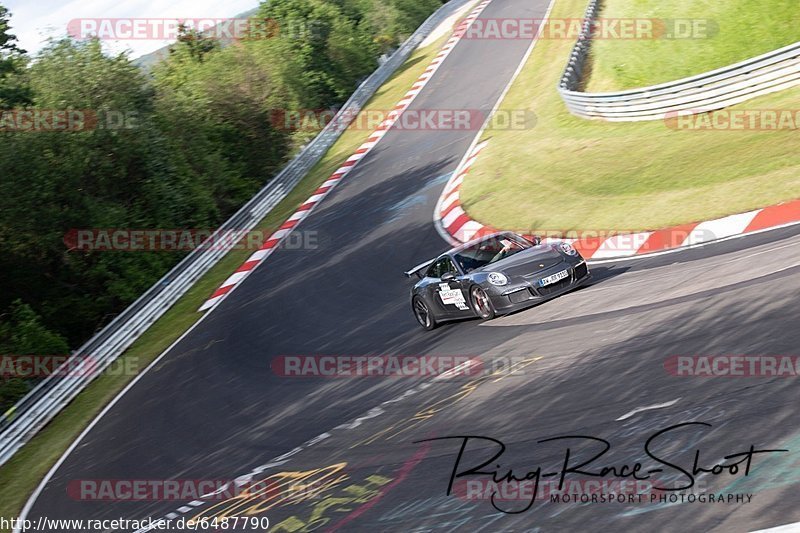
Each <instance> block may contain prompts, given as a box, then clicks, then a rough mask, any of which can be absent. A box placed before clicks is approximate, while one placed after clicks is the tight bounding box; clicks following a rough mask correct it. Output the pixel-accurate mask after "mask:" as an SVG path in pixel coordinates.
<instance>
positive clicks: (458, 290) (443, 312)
mask: <svg viewBox="0 0 800 533" xmlns="http://www.w3.org/2000/svg"><path fill="white" fill-rule="evenodd" d="M426 276H427V277H428V278H430V280H429V283H428V285H427V290H428V293H427V295H426V296H427V298H426V299H427V300H428V302H430V304H431V305H432V306H433V307H434V309H435V310H436V315H437V316H441V317H443V318H457V317H464V316H472V314H473V313H472V310H471V308H470V306H469V301H468V300H467V298H468V295H467V293H466V292H465V290H464V286H463V285H464V277H463V276H461V274H460V272H459V271H458V269H457V268H456V266H455V264H454V263H453V261H452V260H451V259H450V257H449V256H443V257H440V258H439V259H437V260H436V262H434V263H433V264H432V265H431V267H430V269H429V270H428V273H427V274H426ZM443 276H444V277H445V278H446V279H442V277H443Z"/></svg>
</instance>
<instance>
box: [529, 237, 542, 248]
mask: <svg viewBox="0 0 800 533" xmlns="http://www.w3.org/2000/svg"><path fill="white" fill-rule="evenodd" d="M531 241H533V245H534V246H539V245H540V244H542V238H541V237H538V236H535V235H534V237H533V238H532V239H531Z"/></svg>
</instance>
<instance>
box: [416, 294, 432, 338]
mask: <svg viewBox="0 0 800 533" xmlns="http://www.w3.org/2000/svg"><path fill="white" fill-rule="evenodd" d="M411 308H412V309H413V310H414V317H415V318H416V319H417V322H418V323H419V325H420V326H422V327H423V328H425V329H426V330H427V331H430V330H432V329H433V328H435V327H436V319H435V318H434V317H433V313H431V310H430V307H428V304H427V303H425V300H423V299H422V298H420V297H419V296H414V299H413V300H411Z"/></svg>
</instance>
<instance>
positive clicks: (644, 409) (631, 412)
mask: <svg viewBox="0 0 800 533" xmlns="http://www.w3.org/2000/svg"><path fill="white" fill-rule="evenodd" d="M679 400H680V398H675V399H674V400H672V401H669V402H664V403H657V404H654V405H648V406H645V407H637V408H636V409H634V410H633V411H629V412H627V413H625V414H624V415H622V416H621V417H619V418H617V422H619V421H620V420H626V419H628V418H630V417H632V416H633V415H635V414H636V413H641V412H642V411H650V410H652V409H661V408H663V407H669V406H671V405H675V404H676V403H678V401H679Z"/></svg>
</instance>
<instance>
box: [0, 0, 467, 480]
mask: <svg viewBox="0 0 800 533" xmlns="http://www.w3.org/2000/svg"><path fill="white" fill-rule="evenodd" d="M469 1H471V0H451V1H450V2H448V3H447V4H445V5H443V6H442V7H440V8H439V9H438V10H437V11H435V12H434V13H433V14H432V15H431V16H430V17H428V18H427V19H426V20H425V22H423V23H422V24H421V25H420V27H419V28H417V29H416V31H415V32H414V33H413V34H412V35H411V36H410V37H409V38H408V39H406V41H405V42H404V43H403V44H402V45H401V46H400V48H398V49H397V50H396V51H395V52H394V53H393V54H392V55H391V57H389V58H388V59H387V60H386V61H385V62H384V63H383V64H381V65H380V66H379V67H378V68H377V69H376V70H375V71H374V72H373V73H372V74H371V75H370V76H369V77H368V78H367V79H366V80H364V81H363V82H362V83H361V85H359V87H358V88H357V89H356V91H355V92H354V93H353V94H352V95H351V96H350V98H349V99H348V100H347V102H345V104H344V105H343V106H342V108H341V109H340V110H339V111H338V113H337V114H336V115H335V117H334V118H333V119H332V120H331V122H330V123H328V124H327V125H326V127H325V128H324V129H323V130H322V131H321V132H320V133H319V135H317V136H316V137H315V138H314V139H313V140H312V141H311V142H310V143H309V144H308V145H306V146H305V147H304V148H303V150H302V151H301V152H300V153H299V154H297V156H295V157H294V159H292V161H291V162H290V163H289V164H288V165H287V166H286V167H284V168H283V170H282V171H281V172H280V173H279V174H278V175H277V176H275V177H274V178H272V179H271V180H270V181H269V182H268V183H267V185H265V186H264V187H263V188H262V189H261V190H260V191H259V192H258V193H256V195H255V196H254V197H253V198H251V199H250V200H249V201H248V202H247V203H246V204H245V205H244V206H243V207H242V208H241V209H239V211H237V212H236V213H235V214H234V215H233V216H231V218H229V219H228V220H227V221H226V222H224V223H223V224H222V225H221V226H220V227H219V228H218V229H217V230H216V231H215V232H214V233H213V234H212V235H211V236H210V237H209V239H207V240H206V242H207V243H219V242H223V241H222V240H220V238H221V237H223V236H224V237H226V238H229V237H231V236H236V235H243V234H244V233H245V232H247V231H249V230H251V229H253V228H254V227H255V226H256V224H258V222H259V221H260V220H261V219H263V218H264V216H266V214H267V213H269V212H270V211H271V210H272V209H273V208H274V207H275V206H276V205H277V204H278V203H279V202H280V201H281V200H283V199H284V198H285V197H286V196H287V195H288V194H289V192H291V190H292V189H293V188H294V187H295V185H297V184H298V183H299V182H300V180H301V179H302V178H303V177H304V176H305V175H306V173H308V171H309V170H310V169H311V168H312V167H313V166H314V165H315V164H316V163H317V162H318V161H319V160H320V159H321V158H322V156H323V155H324V154H325V152H327V150H328V149H329V148H330V147H331V145H333V143H334V142H336V140H337V139H338V138H339V136H340V135H341V134H342V133H343V131H344V129H345V127H346V125H347V124H349V123H350V122H351V121H352V120H353V119H354V118H355V116H356V115H357V114H358V112H359V111H360V110H361V108H362V106H363V105H364V104H366V102H367V101H368V100H369V99H370V98H371V97H372V95H373V94H374V93H375V91H376V90H377V89H378V88H379V87H380V86H381V85H382V84H383V83H384V82H385V81H386V80H387V79H388V78H389V76H391V75H392V74H393V73H394V72H395V71H396V70H397V68H398V67H399V66H400V65H402V64H403V63H404V62H405V60H406V59H407V58H408V57H409V56H410V55H411V53H412V52H413V51H414V50H415V49H416V48H417V46H418V45H419V44H420V43H421V42H422V41H423V40H424V39H425V37H427V36H428V34H430V33H431V31H432V30H433V29H434V28H436V27H437V26H438V25H439V24H441V23H442V22H443V21H444V20H445V18H446V17H448V16H450V15H451V14H452V12H453V11H454V10H455V9H458V8H459V7H460V6H462V5H464V4H467V3H469ZM224 242H231V241H230V240H226V241H224ZM227 252H228V250H227V249H223V247H221V246H218V245H213V246H205V247H204V246H203V245H201V246H200V247H199V248H198V249H196V250H194V251H192V252H191V253H189V254H188V255H187V256H186V257H184V258H183V259H182V260H181V261H180V262H179V263H178V264H177V265H176V266H175V267H173V268H172V270H170V271H169V272H167V274H165V275H164V276H163V277H162V278H161V279H160V280H159V281H158V282H156V283H155V284H154V285H153V286H152V287H150V288H149V289H148V290H147V291H146V292H145V293H144V294H142V295H141V296H140V297H139V298H138V299H137V300H136V301H135V302H133V303H132V304H131V305H130V306H129V307H128V308H127V309H125V310H124V311H123V312H122V313H120V314H119V315H118V316H117V317H116V318H115V319H114V320H112V321H111V322H110V323H109V324H108V325H107V326H105V327H104V328H103V329H102V330H101V331H100V332H99V333H97V334H96V335H95V336H94V337H92V338H91V339H90V340H89V341H88V342H86V343H85V344H84V345H83V346H81V347H80V348H79V349H78V350H76V351H75V352H74V353H73V357H75V356H79V355H80V356H84V358H83V359H81V360H79V361H78V362H77V363H75V360H72V361H71V362H70V361H68V362H67V363H64V365H63V366H62V367H60V369H56V370H55V371H54V372H53V374H52V375H50V376H48V377H47V378H45V379H43V380H42V381H41V382H39V383H38V384H37V385H36V387H34V388H33V389H32V390H31V391H29V392H28V394H27V395H26V396H24V397H23V398H22V399H21V400H20V401H19V402H17V404H16V405H15V406H14V407H12V408H11V409H9V410H8V411H7V412H6V413H5V414H4V415H3V416H2V418H0V465H2V464H3V463H5V462H6V461H8V460H9V459H10V458H11V457H12V456H13V455H14V453H16V452H17V450H19V449H20V448H21V447H22V446H23V445H24V444H25V443H26V442H28V440H30V439H31V437H33V435H35V434H36V433H37V432H38V431H39V430H40V429H41V428H42V427H44V426H45V424H47V423H48V422H49V421H50V420H51V419H52V418H53V417H54V416H55V415H56V414H58V412H59V411H61V410H62V409H63V408H64V407H66V405H67V404H69V402H71V401H72V400H73V399H74V398H75V397H76V396H77V395H78V394H79V393H80V392H81V391H82V390H83V389H84V388H86V386H87V385H88V384H89V383H90V382H91V381H92V380H94V379H95V378H96V377H97V376H98V375H100V374H101V373H102V371H103V370H105V369H106V368H107V367H108V366H109V365H110V364H111V363H113V362H114V360H115V359H116V358H117V357H119V356H120V355H121V354H122V353H123V352H124V351H125V350H126V349H127V348H128V347H129V346H130V345H131V344H133V342H134V341H136V339H138V338H139V336H141V335H142V333H144V332H145V331H146V330H147V328H148V327H150V326H151V325H152V324H153V323H154V322H155V321H156V320H158V318H159V317H161V315H163V314H164V313H165V312H166V311H167V310H168V309H169V308H170V307H171V306H172V305H173V304H174V303H175V302H176V301H177V300H178V299H179V298H180V297H181V296H183V295H184V294H185V293H186V292H187V291H188V290H189V289H190V288H191V287H192V286H193V285H194V283H195V282H196V281H197V280H198V279H199V278H200V277H201V276H203V275H204V274H205V273H206V272H208V271H209V270H210V269H211V268H212V267H213V266H214V265H216V264H217V262H218V261H219V260H220V259H221V258H222V257H223V256H224V255H225V254H226V253H227Z"/></svg>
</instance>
